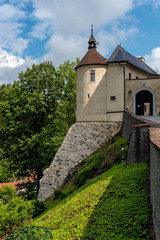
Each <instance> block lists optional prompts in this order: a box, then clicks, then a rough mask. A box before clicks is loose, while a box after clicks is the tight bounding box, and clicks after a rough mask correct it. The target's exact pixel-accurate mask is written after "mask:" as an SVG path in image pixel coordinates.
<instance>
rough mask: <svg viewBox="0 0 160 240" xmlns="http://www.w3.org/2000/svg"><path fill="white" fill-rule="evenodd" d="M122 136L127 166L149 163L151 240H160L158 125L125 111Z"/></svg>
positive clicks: (159, 128) (159, 140) (159, 136)
mask: <svg viewBox="0 0 160 240" xmlns="http://www.w3.org/2000/svg"><path fill="white" fill-rule="evenodd" d="M144 123H145V124H144ZM133 125H136V126H133ZM122 134H123V136H124V137H126V138H127V139H128V140H129V149H128V156H127V164H132V163H136V162H139V161H143V162H145V161H148V162H149V178H150V200H151V204H152V217H153V226H154V236H152V239H156V240H160V124H157V123H154V122H152V121H149V120H144V119H141V118H140V117H138V116H136V115H135V114H133V113H131V112H129V111H126V110H125V111H124V121H123V127H122Z"/></svg>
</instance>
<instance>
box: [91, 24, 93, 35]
mask: <svg viewBox="0 0 160 240" xmlns="http://www.w3.org/2000/svg"><path fill="white" fill-rule="evenodd" d="M91 34H93V25H91Z"/></svg>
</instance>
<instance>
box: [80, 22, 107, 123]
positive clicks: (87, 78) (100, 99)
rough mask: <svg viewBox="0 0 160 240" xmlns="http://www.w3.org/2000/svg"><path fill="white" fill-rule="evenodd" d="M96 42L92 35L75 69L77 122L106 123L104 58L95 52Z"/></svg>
mask: <svg viewBox="0 0 160 240" xmlns="http://www.w3.org/2000/svg"><path fill="white" fill-rule="evenodd" d="M97 44H98V42H97V41H96V39H95V37H94V35H93V26H91V36H90V39H89V41H88V51H87V53H86V54H85V56H84V57H83V58H82V60H81V61H80V63H79V64H78V65H77V67H76V71H77V114H76V119H77V122H81V121H106V104H105V102H106V95H105V88H106V81H105V75H106V60H107V59H106V58H104V57H103V56H102V55H101V54H100V53H98V52H97V50H96V48H97Z"/></svg>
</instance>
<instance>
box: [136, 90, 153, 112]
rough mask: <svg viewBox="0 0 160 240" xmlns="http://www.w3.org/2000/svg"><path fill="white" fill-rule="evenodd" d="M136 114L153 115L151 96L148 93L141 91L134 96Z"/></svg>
mask: <svg viewBox="0 0 160 240" xmlns="http://www.w3.org/2000/svg"><path fill="white" fill-rule="evenodd" d="M136 114H137V115H153V95H152V93H151V92H150V91H147V90H142V91H139V92H138V93H137V94H136Z"/></svg>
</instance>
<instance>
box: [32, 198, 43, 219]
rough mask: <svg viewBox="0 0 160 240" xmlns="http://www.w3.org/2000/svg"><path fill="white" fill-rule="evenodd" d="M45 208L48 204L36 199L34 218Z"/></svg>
mask: <svg viewBox="0 0 160 240" xmlns="http://www.w3.org/2000/svg"><path fill="white" fill-rule="evenodd" d="M45 210H46V205H45V204H44V203H43V202H39V201H38V200H35V201H34V212H33V218H35V217H38V216H39V215H40V214H41V213H42V212H44V211H45Z"/></svg>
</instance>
